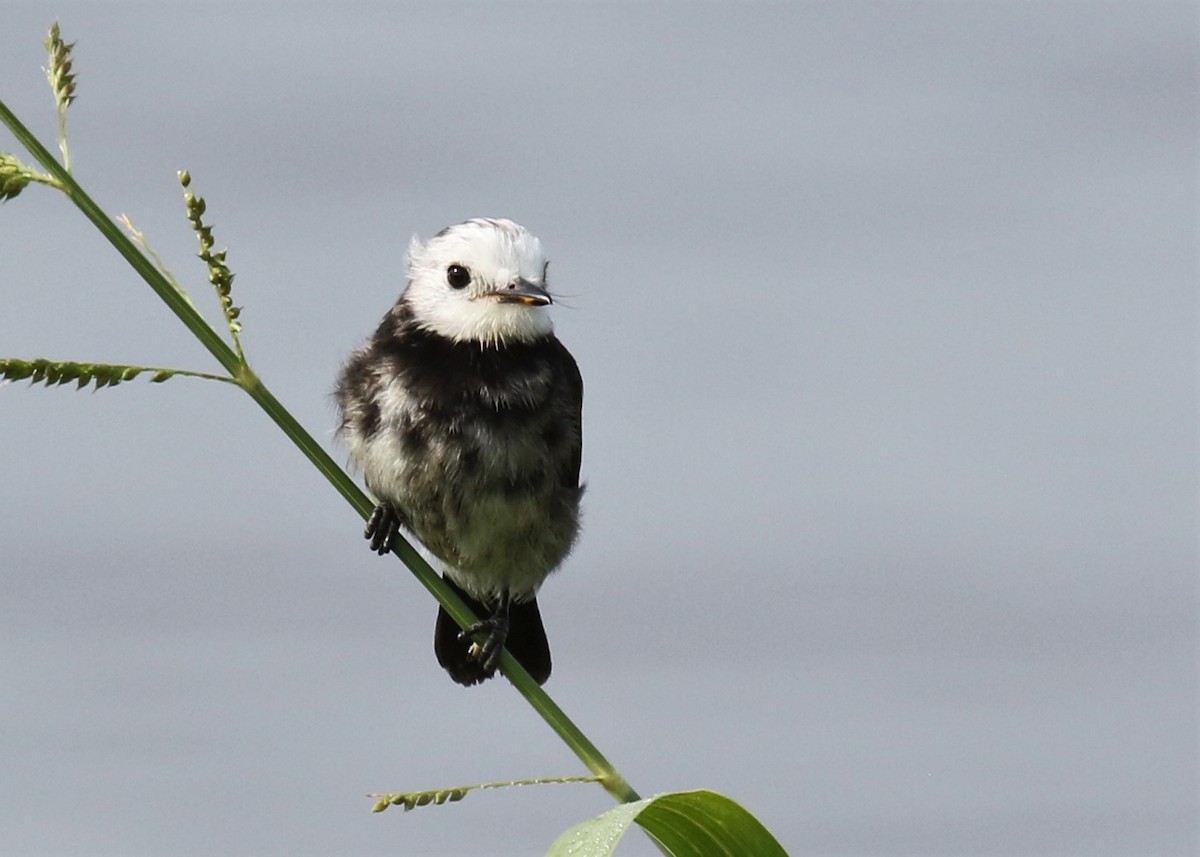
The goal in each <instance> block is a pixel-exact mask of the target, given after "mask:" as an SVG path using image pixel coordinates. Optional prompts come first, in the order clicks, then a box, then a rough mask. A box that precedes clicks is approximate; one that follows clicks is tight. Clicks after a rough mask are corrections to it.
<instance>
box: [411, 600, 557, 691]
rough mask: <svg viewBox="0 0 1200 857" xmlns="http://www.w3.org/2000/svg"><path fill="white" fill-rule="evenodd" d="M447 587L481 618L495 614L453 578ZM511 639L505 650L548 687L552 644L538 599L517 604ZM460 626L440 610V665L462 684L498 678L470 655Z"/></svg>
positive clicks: (436, 634) (437, 632)
mask: <svg viewBox="0 0 1200 857" xmlns="http://www.w3.org/2000/svg"><path fill="white" fill-rule="evenodd" d="M443 580H445V581H446V584H447V585H448V586H449V587H450V588H451V589H453V590H454V591H455V592H457V593H458V596H459V597H460V598H461V599H462V600H463V601H465V602H467V606H468V607H470V608H471V610H472V612H474V613H475V615H476V616H478V617H479V618H480V619H486V618H488V617H489V616H490V615H492V606H490V605H486V604H482V603H480V602H479V601H476V600H475V599H474V598H472V597H471V596H470V595H468V594H467V593H465V592H463V590H462V589H461V588H460V587H459V586H457V585H456V584H455V583H454V581H452V580H450V578H448V577H445V576H443ZM508 621H509V628H508V639H507V641H506V642H505V644H504V647H505V648H506V649H508V651H509V653H510V654H511V655H512V656H513V657H514V658H516V659H517V660H518V661H520V662H521V666H523V667H525V671H526V672H528V673H529V674H530V675H531V676H533V680H534V681H536V682H537V683H538V684H545V683H546V679H548V678H550V641H549V640H547V639H546V629H545V628H544V627H543V626H542V614H541V613H540V612H539V611H538V606H537V599H536V598H533V599H530V600H529V601H525V602H523V603H520V604H518V603H516V602H514V603H513V604H512V605H511V606H510V607H509V611H508ZM460 630H461V629H460V628H459V627H458V623H457V622H455V621H454V620H453V619H451V618H450V614H449V613H447V612H446V611H445V610H443V609H440V608H439V609H438V617H437V626H436V627H435V628H434V632H433V651H434V652H435V653H436V654H437V659H438V663H439V664H441V665H442V668H443V669H445V670H446V672H448V673H450V678H452V679H454V680H455V681H456V682H458V683H459V684H461V685H464V686H466V687H470V686H471V685H473V684H479V683H480V682H481V681H486V680H487V679H489V678H491V677H492V676H493V675H495V672H496V671H495V668H493V669H490V670H489V669H485V668H484V666H483V664H482V663H480V662H479V661H478V660H477V659H476V658H474V657H472V656H471V653H470V649H471V642H472V641H471V640H460V639H459V638H458V634H459V631H460Z"/></svg>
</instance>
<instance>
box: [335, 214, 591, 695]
mask: <svg viewBox="0 0 1200 857" xmlns="http://www.w3.org/2000/svg"><path fill="white" fill-rule="evenodd" d="M547 269H548V262H547V260H546V257H545V255H544V253H543V250H542V245H541V242H540V241H539V240H538V239H537V238H536V237H535V236H534V235H532V234H531V233H530V232H529V231H528V230H526V229H525V228H524V227H522V226H520V225H518V224H517V223H514V222H513V221H511V220H507V219H501V218H473V219H471V220H467V221H465V222H463V223H458V224H455V225H452V226H447V227H446V228H445V229H443V230H441V231H440V232H438V233H437V234H435V235H434V236H433V237H432V238H430V239H429V240H428V241H425V242H423V241H422V240H421V239H420V238H419V237H417V236H413V238H412V240H411V242H410V243H409V247H408V272H407V273H408V279H407V284H406V286H405V287H404V290H403V291H402V292H401V294H400V296H399V298H398V299H397V300H396V302H395V305H394V306H392V308H391V309H390V310H389V311H388V312H387V314H386V315H385V316H384V317H383V320H382V321H381V322H380V324H379V327H378V328H377V329H376V331H375V333H374V335H373V336H371V338H370V339H369V340H367V342H366V343H365V344H364V345H362V346H361V347H360V348H358V349H357V350H355V351H354V352H353V353H352V354H351V355H350V357H349V359H348V360H347V361H346V363H345V364H344V366H343V368H342V371H341V374H340V376H339V378H338V382H337V386H336V390H335V397H336V400H337V404H338V409H339V415H340V425H339V433H340V435H341V437H342V439H343V440H344V442H345V444H346V446H347V447H348V450H349V454H350V459H351V462H352V463H353V464H354V465H355V466H356V467H357V468H358V469H359V470H360V471H361V472H362V474H363V478H364V481H365V482H366V485H367V488H368V490H369V491H370V492H371V494H372V495H374V498H375V500H376V501H377V505H376V507H375V509H374V511H373V513H372V515H371V516H370V519H369V520H368V522H367V526H366V530H365V536H366V538H367V539H368V540H369V541H370V546H371V549H372V550H374V551H375V552H376V553H379V554H381V555H382V554H386V553H387V552H388V551H389V550H390V545H391V542H392V539H393V537H394V536H395V535H396V534H397V533H398V532H400V531H401V530H406V531H408V532H409V533H411V534H412V535H413V536H414V537H415V538H416V539H417V540H418V541H419V542H420V543H421V544H422V545H424V546H425V548H426V549H427V550H428V551H429V552H430V553H431V554H433V555H434V556H435V557H436V558H437V559H438V560H439V561H440V563H441V565H442V577H443V579H444V580H445V581H446V582H447V583H448V584H449V586H450V587H451V588H452V589H454V590H455V592H456V593H457V594H458V595H459V596H460V597H461V598H463V600H464V601H465V602H466V603H467V605H468V606H469V607H470V608H471V610H472V611H473V612H474V613H475V615H476V616H479V617H483V618H481V619H480V621H479V622H477V623H476V624H473V625H471V626H470V627H468V628H466V629H462V630H460V629H459V627H458V625H457V623H455V621H454V620H453V619H452V618H451V617H450V615H449V614H448V613H447V612H446V610H445V608H439V611H438V617H437V623H436V625H435V628H434V651H435V654H436V656H437V660H438V663H439V664H440V665H441V666H442V667H443V668H444V669H445V670H446V672H448V673H449V674H450V677H451V678H452V679H453V680H454V681H455V682H457V683H458V684H460V685H464V686H467V687H469V686H472V685H476V684H479V683H480V682H482V681H485V680H486V679H489V678H491V677H492V676H493V675H494V674H495V672H496V669H497V666H498V664H499V658H500V652H501V649H502V648H505V647H507V649H508V651H509V652H510V653H511V654H512V655H513V656H514V657H515V658H516V659H517V661H518V662H519V663H520V664H521V665H522V666H523V667H524V668H525V669H526V671H528V672H529V674H530V675H531V676H532V677H533V678H534V680H535V681H537V683H538V684H539V685H541V684H544V683H545V682H546V680H547V679H548V678H549V676H550V670H551V659H550V645H549V641H548V640H547V637H546V631H545V627H544V625H543V622H542V617H541V612H540V611H539V609H538V602H537V595H538V591H539V589H540V588H541V585H542V583H543V581H544V580H545V579H546V577H547V576H548V575H549V574H550V573H551V572H553V571H555V570H556V569H557V568H558V567H559V566H560V565H561V564H562V562H563V561H564V560H565V559H566V557H567V555H568V554H569V553H570V552H571V549H572V547H573V546H574V544H575V542H576V539H577V537H578V535H579V531H580V501H581V498H582V496H583V493H584V490H585V486H584V485H583V484H581V483H580V479H579V475H580V463H581V457H582V449H583V441H582V408H583V380H582V377H581V375H580V372H579V367H578V365H577V364H576V362H575V358H574V357H572V355H571V353H570V352H569V351H568V350H567V349H566V347H565V346H564V345H563V344H562V343H561V342H560V341H559V340H558V338H557V337H556V336H555V335H554V326H553V323H552V321H551V319H550V316H549V314H548V312H547V307H549V306H550V305H551V304H552V303H553V302H554V301H553V298H552V297H551V293H550V291H549V290H548V288H547V280H546V272H547Z"/></svg>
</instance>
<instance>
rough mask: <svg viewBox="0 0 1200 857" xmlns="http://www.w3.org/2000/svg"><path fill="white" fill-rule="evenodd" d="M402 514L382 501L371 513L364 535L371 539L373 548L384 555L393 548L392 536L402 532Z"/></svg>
mask: <svg viewBox="0 0 1200 857" xmlns="http://www.w3.org/2000/svg"><path fill="white" fill-rule="evenodd" d="M400 527H401V520H400V515H399V514H398V513H397V512H396V510H395V509H393V508H392V507H391V506H389V505H388V504H387V503H380V504H379V505H378V506H376V507H375V511H374V512H372V513H371V520H369V521H367V528H366V530H364V531H363V535H364V536H365V537H366V538H368V539H370V540H371V550H373V551H375V553H377V554H379V555H380V556H383V555H384V554H385V553H387V552H388V551H390V550H391V549H392V538H393V537H394V536H395V535H396V534H397V533H399V532H400Z"/></svg>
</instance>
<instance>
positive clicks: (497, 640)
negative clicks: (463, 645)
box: [458, 599, 509, 675]
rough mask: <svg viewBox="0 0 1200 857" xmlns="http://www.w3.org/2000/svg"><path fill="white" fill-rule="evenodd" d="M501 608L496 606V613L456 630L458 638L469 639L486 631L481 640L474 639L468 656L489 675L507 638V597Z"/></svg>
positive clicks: (497, 661)
mask: <svg viewBox="0 0 1200 857" xmlns="http://www.w3.org/2000/svg"><path fill="white" fill-rule="evenodd" d="M500 610H501V608H500V607H497V608H496V613H494V614H492V615H491V616H489V617H488V618H487V619H484V620H483V621H482V622H476V623H475V624H474V625H471V626H470V627H469V628H464V629H463V630H462V631H459V632H458V639H460V640H469V639H472V638H474V637H476V636H478V635H480V634H484V633H486V634H487V636H486V637H484V639H483V642H482V643H480V642H478V641H474V642H472V643H471V647H470V649H469V650H468V654H469V655H470V657H472V658H474V659H475V660H476V661H478V662H479V666H480V667H481V668H482V669H483V671H484V672H485V673H487V674H488V675H491V674H492V673H494V672H495V671H496V666H497V664H499V662H500V651H501V650H502V649H503V648H504V642H505V640H507V639H508V627H509V625H508V604H507V599H505V603H504V604H503V610H504V612H503V613H501V612H500Z"/></svg>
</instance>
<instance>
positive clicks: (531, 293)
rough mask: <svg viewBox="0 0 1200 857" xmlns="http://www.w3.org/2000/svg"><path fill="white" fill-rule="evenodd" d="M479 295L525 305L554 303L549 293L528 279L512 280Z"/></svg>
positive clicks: (503, 302) (504, 302) (498, 300)
mask: <svg viewBox="0 0 1200 857" xmlns="http://www.w3.org/2000/svg"><path fill="white" fill-rule="evenodd" d="M480 297H484V298H491V299H492V300H494V301H496V302H497V303H502V304H525V305H526V306H545V305H546V304H551V303H554V301H552V300H550V293H549V292H548V291H546V290H545V289H543V288H542V287H541V286H539V285H538V284H537V283H531V282H530V281H529V280H525V279H519V280H513V281H512V282H511V283H509V284H508V285H507V286H505V287H504V288H501V289H496V290H495V291H491V292H485V293H483V294H482V295H480Z"/></svg>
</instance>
